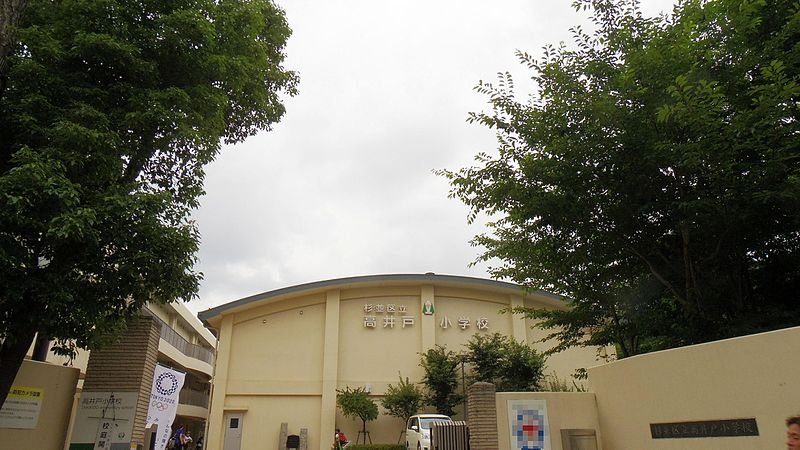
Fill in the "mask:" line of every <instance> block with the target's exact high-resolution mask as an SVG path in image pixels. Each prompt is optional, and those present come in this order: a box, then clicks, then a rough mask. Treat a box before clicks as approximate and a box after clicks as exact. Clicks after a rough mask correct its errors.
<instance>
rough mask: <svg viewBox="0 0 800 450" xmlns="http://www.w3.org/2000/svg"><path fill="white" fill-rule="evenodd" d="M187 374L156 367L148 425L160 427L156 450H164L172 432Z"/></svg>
mask: <svg viewBox="0 0 800 450" xmlns="http://www.w3.org/2000/svg"><path fill="white" fill-rule="evenodd" d="M185 376H186V374H185V373H183V372H179V371H177V370H173V369H170V368H169V367H165V366H162V365H156V370H155V371H154V373H153V387H152V388H151V389H150V405H149V406H148V408H147V425H146V426H145V428H150V427H151V426H153V425H157V426H158V431H157V432H156V441H155V444H154V447H153V448H154V449H155V450H164V447H166V446H167V442H168V441H169V438H170V434H171V431H172V422H173V421H174V420H175V414H176V413H177V412H178V394H179V393H180V391H181V387H183V381H184V377H185Z"/></svg>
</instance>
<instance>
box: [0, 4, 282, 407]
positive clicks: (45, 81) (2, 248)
mask: <svg viewBox="0 0 800 450" xmlns="http://www.w3.org/2000/svg"><path fill="white" fill-rule="evenodd" d="M17 25H18V26H17V27H16V35H15V36H16V38H15V39H16V40H15V42H14V43H13V44H14V45H13V46H12V47H13V52H12V53H11V54H10V56H9V58H8V59H7V60H4V61H2V64H0V67H3V68H6V67H7V71H5V72H3V73H2V74H0V75H2V76H4V77H7V78H6V79H7V85H6V88H5V90H4V91H2V92H0V340H2V342H3V344H2V348H0V364H2V366H0V372H2V374H1V375H2V377H1V378H2V379H0V388H3V389H0V392H2V393H3V395H2V398H5V392H7V384H10V381H9V380H8V376H9V374H10V377H11V378H10V379H11V380H13V375H14V373H16V370H17V367H18V365H19V364H18V362H15V361H21V357H19V351H18V350H19V349H20V348H24V349H25V350H27V348H28V346H30V343H31V340H32V338H33V335H34V334H35V333H37V332H38V333H40V334H41V335H44V336H46V337H47V338H50V339H55V340H56V341H57V343H58V344H60V347H59V348H60V349H61V350H62V351H64V352H70V351H72V350H73V349H74V346H77V347H82V348H87V347H91V346H92V345H94V344H95V343H97V342H98V338H99V337H100V336H102V335H103V334H104V333H106V332H107V331H109V330H112V329H116V328H118V327H119V326H120V324H121V323H123V322H124V320H125V319H127V318H129V317H131V316H132V315H134V314H136V312H137V311H139V310H140V308H141V307H142V305H143V304H144V303H145V302H147V301H174V300H177V299H181V300H189V299H191V298H192V297H193V296H194V295H195V294H196V291H197V288H198V282H199V280H200V278H201V275H200V274H199V273H197V272H196V271H195V270H194V269H193V264H194V262H195V256H194V253H195V251H196V250H197V246H198V231H197V229H196V227H195V225H194V224H193V223H192V222H191V220H190V219H189V212H190V211H191V209H192V208H194V207H196V206H197V204H198V198H199V196H200V195H201V194H202V193H203V174H204V173H203V167H204V166H205V165H206V164H207V163H209V162H210V161H212V160H213V159H214V158H215V156H216V155H217V153H218V152H219V150H220V146H221V142H223V141H224V142H227V143H236V142H241V141H242V140H244V139H245V138H246V137H248V136H251V135H253V134H254V133H256V132H257V131H259V130H268V129H270V127H271V124H273V123H275V122H277V121H278V120H279V119H280V118H281V116H282V115H283V113H284V107H283V105H282V104H281V100H280V95H281V94H282V93H283V94H289V95H293V94H294V92H295V85H296V82H297V78H296V75H295V74H294V73H293V72H291V71H287V70H285V69H284V68H283V67H282V62H283V59H284V53H283V49H284V46H285V44H286V40H287V38H288V36H289V34H290V29H289V27H288V25H287V23H286V20H285V18H284V14H283V12H282V11H281V10H280V9H279V8H278V7H276V6H275V5H274V4H273V3H272V2H271V1H270V0H222V1H214V0H178V1H170V2H158V1H136V0H133V1H128V0H59V1H43V0H31V1H30V2H28V5H27V9H25V10H24V12H23V13H22V16H21V19H20V22H19V23H18V24H17ZM0 44H2V43H0ZM6 63H7V64H6ZM22 355H24V351H23V353H22ZM2 398H0V402H2Z"/></svg>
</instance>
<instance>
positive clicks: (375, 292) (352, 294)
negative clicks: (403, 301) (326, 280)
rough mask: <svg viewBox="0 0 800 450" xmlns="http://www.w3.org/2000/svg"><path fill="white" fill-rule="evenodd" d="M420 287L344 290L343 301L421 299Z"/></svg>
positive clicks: (342, 293)
mask: <svg viewBox="0 0 800 450" xmlns="http://www.w3.org/2000/svg"><path fill="white" fill-rule="evenodd" d="M419 293H420V287H419V285H410V286H382V287H365V288H352V289H342V290H341V299H342V300H355V299H368V298H375V297H419Z"/></svg>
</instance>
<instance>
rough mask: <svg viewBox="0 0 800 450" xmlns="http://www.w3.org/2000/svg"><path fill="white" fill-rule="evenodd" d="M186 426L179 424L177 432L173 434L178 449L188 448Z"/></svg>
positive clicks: (184, 449)
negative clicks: (186, 444)
mask: <svg viewBox="0 0 800 450" xmlns="http://www.w3.org/2000/svg"><path fill="white" fill-rule="evenodd" d="M185 429H186V427H185V426H184V425H183V424H180V425H178V428H176V429H175V434H174V435H173V437H172V439H173V440H174V441H175V449H176V450H186V446H185V445H184V444H185V441H186V433H185V431H184V430H185Z"/></svg>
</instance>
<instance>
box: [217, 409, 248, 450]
mask: <svg viewBox="0 0 800 450" xmlns="http://www.w3.org/2000/svg"><path fill="white" fill-rule="evenodd" d="M243 425H244V413H225V442H224V444H223V447H222V448H223V450H241V448H242V427H243Z"/></svg>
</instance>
